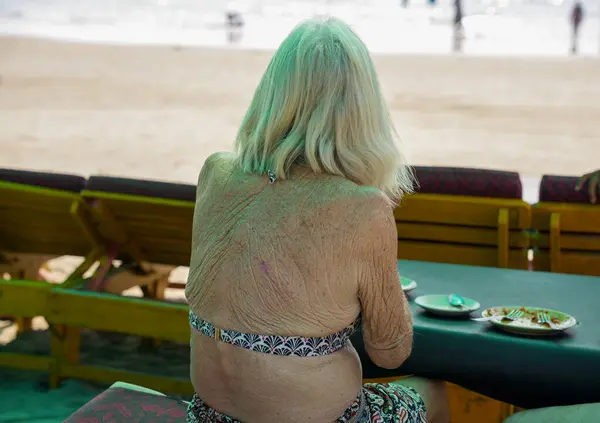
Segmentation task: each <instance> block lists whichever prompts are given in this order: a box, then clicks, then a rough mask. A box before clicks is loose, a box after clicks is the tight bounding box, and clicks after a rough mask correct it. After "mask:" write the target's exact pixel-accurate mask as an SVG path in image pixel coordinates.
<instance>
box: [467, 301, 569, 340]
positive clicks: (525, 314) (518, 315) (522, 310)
mask: <svg viewBox="0 0 600 423" xmlns="http://www.w3.org/2000/svg"><path fill="white" fill-rule="evenodd" d="M481 315H482V317H481V318H479V319H474V320H478V321H489V322H490V323H491V324H493V325H494V326H497V327H498V328H500V329H503V330H505V331H506V332H512V333H515V334H518V335H555V334H557V333H560V332H563V331H564V330H566V329H569V328H572V327H573V326H575V325H576V324H577V320H576V319H575V318H574V317H573V316H571V315H569V314H567V313H563V312H562V311H558V310H551V309H548V308H539V307H523V306H500V307H491V308H486V309H485V310H483V312H482V313H481Z"/></svg>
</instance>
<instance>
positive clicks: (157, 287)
mask: <svg viewBox="0 0 600 423" xmlns="http://www.w3.org/2000/svg"><path fill="white" fill-rule="evenodd" d="M168 285H169V280H168V278H161V279H159V280H157V281H155V282H153V283H152V294H153V295H152V297H153V299H154V300H156V301H164V300H165V290H166V289H167V286H168ZM160 343H161V340H160V339H158V338H154V341H153V346H154V348H157V347H158V346H159V345H160Z"/></svg>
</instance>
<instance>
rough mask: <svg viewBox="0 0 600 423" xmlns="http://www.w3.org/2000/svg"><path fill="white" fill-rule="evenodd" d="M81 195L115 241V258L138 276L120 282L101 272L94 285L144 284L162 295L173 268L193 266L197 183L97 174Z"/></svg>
mask: <svg viewBox="0 0 600 423" xmlns="http://www.w3.org/2000/svg"><path fill="white" fill-rule="evenodd" d="M82 196H83V197H84V198H85V199H86V201H87V202H88V204H90V206H91V208H92V213H93V216H94V220H95V222H96V224H97V226H98V229H99V231H100V233H101V234H102V236H103V237H105V238H106V239H107V240H109V241H110V243H111V245H112V249H111V253H112V257H111V258H120V259H122V260H124V262H125V263H126V265H129V266H132V267H133V268H134V269H135V270H136V272H137V277H136V278H129V279H128V280H127V279H123V280H121V281H118V280H117V278H111V277H108V278H106V277H105V276H104V275H99V277H98V279H97V280H96V281H95V282H94V284H95V285H97V286H98V285H103V286H101V287H100V288H101V290H104V291H108V292H120V291H122V290H124V289H127V288H128V287H131V286H135V285H140V286H144V285H145V286H146V288H145V290H146V293H149V294H151V296H152V297H153V298H156V299H163V298H164V290H165V288H166V287H167V286H168V277H169V274H170V272H171V271H172V270H173V269H174V268H176V267H177V266H188V265H189V259H190V253H191V237H192V221H193V211H194V205H195V202H194V201H195V197H196V187H195V186H194V185H185V184H173V183H167V182H158V181H147V180H137V179H126V178H113V177H106V176H92V177H90V178H89V180H88V183H87V185H86V188H85V190H84V191H83V192H82ZM148 291H150V292H148Z"/></svg>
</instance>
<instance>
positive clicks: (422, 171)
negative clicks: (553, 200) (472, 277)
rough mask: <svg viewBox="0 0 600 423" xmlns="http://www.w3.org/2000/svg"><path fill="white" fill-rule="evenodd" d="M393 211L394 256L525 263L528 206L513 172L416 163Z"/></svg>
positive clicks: (486, 263)
mask: <svg viewBox="0 0 600 423" xmlns="http://www.w3.org/2000/svg"><path fill="white" fill-rule="evenodd" d="M416 176H417V179H418V180H419V184H420V187H419V188H418V189H417V193H416V194H413V195H409V196H407V197H406V198H405V199H404V200H403V201H402V203H401V204H400V206H399V207H397V208H396V210H395V211H394V215H395V217H396V228H397V230H398V258H401V259H408V260H423V261H434V262H442V263H456V264H467V265H479V266H492V267H506V268H516V269H527V268H528V259H527V250H528V247H529V234H528V231H527V229H528V228H529V222H530V206H529V205H528V204H527V203H526V202H525V201H523V200H522V199H521V181H520V179H519V175H518V174H517V173H514V172H503V171H495V170H482V169H462V168H443V167H417V168H416Z"/></svg>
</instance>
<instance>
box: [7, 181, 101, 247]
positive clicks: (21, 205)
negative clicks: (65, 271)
mask: <svg viewBox="0 0 600 423" xmlns="http://www.w3.org/2000/svg"><path fill="white" fill-rule="evenodd" d="M79 206H82V207H83V206H84V205H83V202H82V199H81V197H79V195H78V194H77V193H72V192H68V191H61V190H55V189H49V188H41V187H34V186H30V185H24V184H17V183H11V182H3V181H0V252H2V251H4V252H12V253H37V254H47V255H76V256H85V255H86V254H88V253H89V251H90V250H91V248H92V247H93V245H94V244H93V241H92V239H91V237H90V236H89V234H86V232H85V230H84V229H83V228H82V226H81V222H80V221H78V219H77V213H76V212H77V208H78V207H79Z"/></svg>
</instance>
